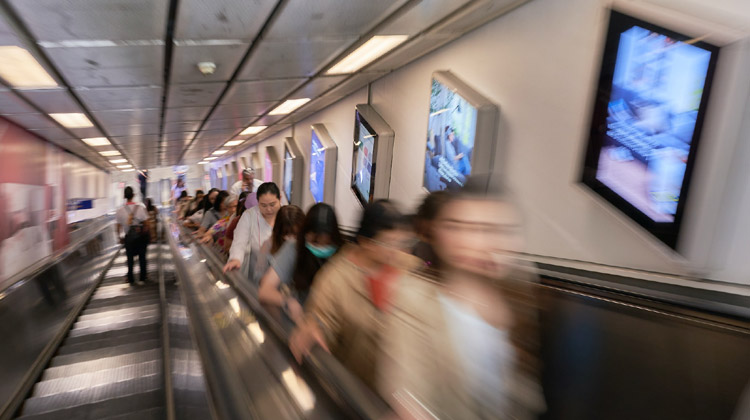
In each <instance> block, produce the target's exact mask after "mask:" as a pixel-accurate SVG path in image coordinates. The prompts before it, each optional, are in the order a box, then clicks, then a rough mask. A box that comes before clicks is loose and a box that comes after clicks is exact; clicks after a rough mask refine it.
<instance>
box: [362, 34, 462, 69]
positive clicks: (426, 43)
mask: <svg viewBox="0 0 750 420" xmlns="http://www.w3.org/2000/svg"><path fill="white" fill-rule="evenodd" d="M453 39H454V36H452V35H433V34H427V35H421V36H418V37H416V38H413V39H410V40H409V41H408V42H407V43H405V44H403V45H402V46H401V47H400V48H398V49H397V50H395V51H393V52H392V53H390V54H388V55H386V56H385V57H383V58H382V59H380V60H378V61H376V62H375V63H373V64H372V65H370V66H369V67H367V71H368V72H371V71H391V70H395V69H397V68H400V67H402V66H403V65H405V64H407V63H409V62H411V61H414V60H416V59H417V58H419V57H422V56H423V55H426V54H427V53H429V52H431V51H434V50H436V49H438V48H440V47H442V46H443V45H445V44H446V43H448V42H450V41H451V40H453Z"/></svg>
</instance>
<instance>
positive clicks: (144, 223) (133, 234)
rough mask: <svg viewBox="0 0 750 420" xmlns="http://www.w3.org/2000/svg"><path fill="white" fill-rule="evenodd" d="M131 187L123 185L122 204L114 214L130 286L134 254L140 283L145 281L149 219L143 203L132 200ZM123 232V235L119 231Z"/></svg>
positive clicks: (132, 278) (131, 283)
mask: <svg viewBox="0 0 750 420" xmlns="http://www.w3.org/2000/svg"><path fill="white" fill-rule="evenodd" d="M133 197H134V194H133V188H132V187H125V200H126V203H125V205H124V206H122V207H120V209H119V210H117V214H116V216H115V218H116V220H117V237H118V238H121V239H120V242H121V243H122V244H124V245H125V253H126V255H127V257H128V283H130V285H131V286H132V285H133V284H134V283H135V281H134V277H133V263H134V259H135V256H136V255H138V265H140V268H141V271H140V277H141V280H140V283H141V284H142V283H143V282H145V281H146V278H147V271H146V247H147V246H148V242H149V236H150V235H149V229H150V227H151V223H150V221H149V217H148V212H147V211H146V208H145V207H144V206H143V204H139V203H135V202H134V201H133ZM123 231H124V232H125V237H121V236H120V233H121V232H123Z"/></svg>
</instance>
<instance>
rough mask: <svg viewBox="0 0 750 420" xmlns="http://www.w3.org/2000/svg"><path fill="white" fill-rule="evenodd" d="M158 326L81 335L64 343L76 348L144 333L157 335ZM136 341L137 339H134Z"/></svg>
mask: <svg viewBox="0 0 750 420" xmlns="http://www.w3.org/2000/svg"><path fill="white" fill-rule="evenodd" d="M158 328H159V325H158V324H146V325H136V326H132V327H129V328H123V329H119V330H110V331H103V332H100V333H96V334H88V335H81V336H77V337H70V336H69V337H68V338H66V339H65V342H64V343H63V346H64V347H68V346H74V345H79V344H84V343H94V342H103V341H105V340H120V339H121V338H122V337H127V336H131V335H133V336H134V335H140V334H143V333H155V332H158ZM133 339H135V337H134V338H133Z"/></svg>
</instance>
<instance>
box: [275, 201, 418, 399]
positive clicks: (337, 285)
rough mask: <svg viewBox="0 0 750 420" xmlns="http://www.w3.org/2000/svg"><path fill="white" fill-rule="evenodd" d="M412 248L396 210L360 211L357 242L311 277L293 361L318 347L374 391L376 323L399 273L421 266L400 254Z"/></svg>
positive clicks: (378, 206) (380, 204) (389, 206)
mask: <svg viewBox="0 0 750 420" xmlns="http://www.w3.org/2000/svg"><path fill="white" fill-rule="evenodd" d="M413 245H414V238H413V236H412V234H411V231H410V229H409V226H408V223H407V221H406V220H405V218H404V217H403V215H402V214H401V213H400V212H399V211H398V209H396V207H395V205H394V204H393V203H391V202H389V201H387V200H379V201H376V202H374V203H371V204H369V205H368V206H367V207H365V210H364V212H363V214H362V220H361V223H360V227H359V230H358V231H357V243H356V244H353V245H351V246H349V245H347V246H345V247H344V248H343V249H342V250H341V251H340V252H338V253H337V254H336V255H335V256H334V257H333V258H331V259H330V261H328V262H327V263H326V264H325V265H324V266H323V267H322V268H321V269H320V271H318V274H317V275H316V276H315V283H314V284H313V286H312V288H311V290H310V295H309V297H308V299H307V302H306V303H305V314H304V318H303V319H302V320H300V322H299V323H298V325H299V327H298V328H297V329H296V330H295V331H294V332H293V333H292V336H291V337H290V340H289V342H290V344H289V345H290V347H291V350H292V353H294V355H295V357H296V358H297V360H298V361H299V360H301V358H302V357H303V356H304V355H306V354H307V353H308V352H309V351H310V349H311V348H312V347H313V346H314V345H315V344H316V343H317V344H320V345H321V346H323V347H324V348H327V349H329V350H330V352H331V353H332V354H333V355H334V356H335V357H336V358H337V359H338V360H339V361H340V362H341V363H342V364H343V365H344V366H345V367H346V368H347V369H348V370H349V371H350V372H352V373H353V374H354V375H355V376H357V377H359V378H360V379H361V380H362V381H363V382H364V383H365V384H367V385H368V386H370V387H372V388H373V389H374V385H375V372H376V361H377V360H376V359H377V353H378V348H379V342H380V332H381V327H382V323H381V322H380V320H381V318H382V317H383V316H384V314H385V311H386V310H387V308H388V304H389V300H390V293H391V291H392V289H393V287H395V281H396V280H398V278H399V277H400V276H401V273H402V270H406V269H413V268H416V267H418V266H419V265H420V261H419V259H418V258H416V257H414V256H412V255H409V254H407V253H406V252H405V251H408V250H410V249H411V247H412V246H413Z"/></svg>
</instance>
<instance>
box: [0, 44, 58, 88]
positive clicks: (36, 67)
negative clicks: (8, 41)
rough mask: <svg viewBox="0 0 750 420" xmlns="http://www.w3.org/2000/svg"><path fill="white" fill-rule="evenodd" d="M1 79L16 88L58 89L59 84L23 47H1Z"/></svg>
mask: <svg viewBox="0 0 750 420" xmlns="http://www.w3.org/2000/svg"><path fill="white" fill-rule="evenodd" d="M0 63H2V65H0V77H2V78H3V79H5V81H6V82H8V83H9V84H10V85H11V86H13V87H16V88H27V89H34V88H50V87H57V82H55V79H53V78H52V76H50V75H49V74H48V73H47V71H46V70H44V67H42V65H41V64H39V62H38V61H36V59H35V58H34V56H32V55H31V53H29V52H28V51H26V50H25V49H23V48H21V47H16V46H12V45H11V46H4V47H0Z"/></svg>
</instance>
